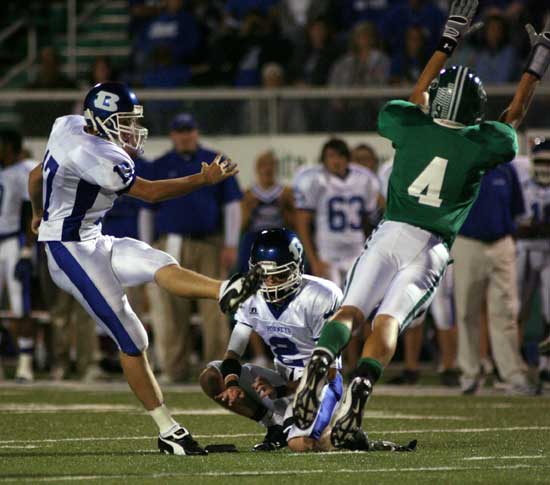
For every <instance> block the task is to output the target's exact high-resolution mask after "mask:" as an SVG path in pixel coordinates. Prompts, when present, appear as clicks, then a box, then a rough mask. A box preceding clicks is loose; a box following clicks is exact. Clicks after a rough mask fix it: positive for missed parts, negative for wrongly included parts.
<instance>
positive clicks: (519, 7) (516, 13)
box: [479, 0, 544, 21]
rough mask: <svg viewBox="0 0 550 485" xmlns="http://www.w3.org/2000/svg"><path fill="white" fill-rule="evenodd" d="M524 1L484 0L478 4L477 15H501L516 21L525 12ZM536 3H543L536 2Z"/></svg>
mask: <svg viewBox="0 0 550 485" xmlns="http://www.w3.org/2000/svg"><path fill="white" fill-rule="evenodd" d="M526 3H527V2H526V0H485V1H484V2H480V9H479V13H480V14H481V15H483V16H491V15H502V16H504V17H506V18H507V19H509V20H512V21H513V20H516V19H518V18H519V17H520V15H521V14H522V13H523V12H524V10H525V4H526ZM537 3H544V2H538V0H537Z"/></svg>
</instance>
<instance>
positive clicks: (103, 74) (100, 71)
mask: <svg viewBox="0 0 550 485" xmlns="http://www.w3.org/2000/svg"><path fill="white" fill-rule="evenodd" d="M117 78H118V75H117V73H116V72H115V70H114V69H113V64H112V62H111V59H110V58H109V57H107V56H98V57H96V58H95V60H94V63H93V64H92V69H91V71H90V79H89V85H90V86H95V85H96V84H98V83H104V82H107V81H116V80H117Z"/></svg>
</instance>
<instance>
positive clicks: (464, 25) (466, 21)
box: [437, 0, 483, 56]
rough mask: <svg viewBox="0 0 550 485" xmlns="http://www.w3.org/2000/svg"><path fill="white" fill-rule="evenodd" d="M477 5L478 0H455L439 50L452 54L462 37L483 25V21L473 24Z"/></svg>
mask: <svg viewBox="0 0 550 485" xmlns="http://www.w3.org/2000/svg"><path fill="white" fill-rule="evenodd" d="M477 6H478V0H454V2H453V3H452V5H451V9H450V11H449V18H448V19H447V22H446V23H445V29H444V30H443V35H442V37H441V41H440V43H439V47H438V48H437V50H439V51H442V52H444V53H445V54H447V55H449V56H450V55H451V54H452V53H453V51H454V50H455V48H456V46H457V45H458V42H459V41H460V39H462V38H464V37H466V36H468V35H470V34H472V33H473V32H475V31H476V30H478V29H479V28H480V27H481V26H482V25H483V24H482V23H481V22H478V23H476V24H474V25H472V20H473V19H474V15H475V14H476V10H477Z"/></svg>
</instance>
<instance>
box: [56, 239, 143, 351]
mask: <svg viewBox="0 0 550 485" xmlns="http://www.w3.org/2000/svg"><path fill="white" fill-rule="evenodd" d="M47 244H48V247H49V248H50V252H51V253H52V256H53V258H54V259H55V262H56V263H57V265H58V266H59V267H60V268H61V270H63V272H64V273H65V274H66V275H67V277H68V278H69V280H70V281H71V283H72V284H73V285H75V286H76V287H77V289H78V291H80V293H81V294H82V296H83V297H84V299H85V300H86V303H88V305H89V306H90V308H91V309H92V310H93V312H94V313H95V314H96V315H97V317H98V318H99V319H100V320H101V321H102V322H103V323H104V324H105V325H106V326H107V328H108V329H109V330H110V331H111V333H112V334H113V335H114V337H115V340H116V342H117V344H118V346H119V347H120V349H121V350H122V351H123V352H124V353H125V354H128V355H139V354H141V351H140V350H139V349H138V348H137V347H136V345H135V344H134V342H133V341H132V339H131V338H130V335H128V332H127V331H126V329H125V328H124V326H123V325H122V322H121V321H120V320H119V318H118V317H117V316H116V314H115V312H114V311H113V309H112V308H111V307H110V306H109V304H108V303H107V301H106V300H105V298H104V297H103V295H102V294H101V293H100V292H99V290H98V289H97V287H96V286H95V284H94V282H93V281H92V280H91V279H90V277H89V276H88V275H87V274H86V272H85V271H84V269H83V268H82V266H80V264H79V263H78V261H77V260H76V259H75V257H74V256H73V255H72V254H71V253H70V252H69V250H68V249H67V248H66V247H65V246H64V245H63V243H61V242H59V241H48V243H47Z"/></svg>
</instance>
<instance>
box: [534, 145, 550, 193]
mask: <svg viewBox="0 0 550 485" xmlns="http://www.w3.org/2000/svg"><path fill="white" fill-rule="evenodd" d="M537 141H538V143H535V146H534V147H533V151H532V157H531V158H532V167H533V180H534V181H535V182H536V183H537V184H539V185H542V186H544V187H548V186H550V140H537Z"/></svg>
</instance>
